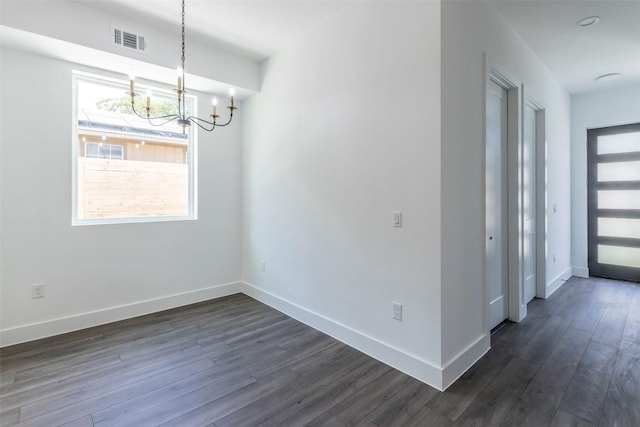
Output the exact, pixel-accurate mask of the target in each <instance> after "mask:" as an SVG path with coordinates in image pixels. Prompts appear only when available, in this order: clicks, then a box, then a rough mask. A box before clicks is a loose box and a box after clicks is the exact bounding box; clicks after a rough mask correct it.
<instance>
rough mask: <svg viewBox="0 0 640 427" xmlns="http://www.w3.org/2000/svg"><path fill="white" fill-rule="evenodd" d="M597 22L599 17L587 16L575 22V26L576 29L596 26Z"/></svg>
mask: <svg viewBox="0 0 640 427" xmlns="http://www.w3.org/2000/svg"><path fill="white" fill-rule="evenodd" d="M599 21H600V17H599V16H587V17H586V18H582V19H581V20H579V21H578V22H576V25H577V26H578V27H590V26H592V25H596V24H597V23H598V22H599Z"/></svg>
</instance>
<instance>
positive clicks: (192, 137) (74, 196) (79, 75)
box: [71, 70, 198, 226]
mask: <svg viewBox="0 0 640 427" xmlns="http://www.w3.org/2000/svg"><path fill="white" fill-rule="evenodd" d="M71 77H72V118H71V119H72V135H71V157H72V158H71V225H72V226H80V225H104V224H128V223H146V222H166V221H189V220H197V219H198V200H197V196H198V182H197V176H198V170H197V167H198V132H197V131H196V129H195V127H192V128H191V129H190V131H189V132H188V135H189V137H188V145H187V159H186V160H187V165H188V171H189V172H188V173H189V176H188V180H189V189H188V213H187V215H184V216H154V217H121V218H94V219H80V218H78V176H77V175H78V155H84V153H79V149H78V146H79V144H78V81H80V80H83V81H94V82H98V83H105V84H115V85H118V86H122V87H123V90H124V91H125V92H126V91H128V89H129V82H128V81H125V80H121V79H115V78H111V77H105V76H102V75H97V74H91V73H86V72H83V71H77V70H73V71H72V74H71ZM140 83H141V85H140V86H141V87H142V86H144V87H149V88H151V90H152V91H153V93H154V94H158V93H162V94H164V95H167V96H169V97H171V96H175V92H173V91H172V90H170V89H168V88H167V87H166V86H164V85H162V84H161V83H157V82H147V81H142V80H141V81H140ZM185 97H186V100H187V102H191V105H192V114H193V115H194V116H197V115H198V111H197V107H198V100H197V97H196V96H195V95H191V94H187V95H185Z"/></svg>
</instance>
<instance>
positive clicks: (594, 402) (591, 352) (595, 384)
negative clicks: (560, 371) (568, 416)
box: [561, 341, 618, 424]
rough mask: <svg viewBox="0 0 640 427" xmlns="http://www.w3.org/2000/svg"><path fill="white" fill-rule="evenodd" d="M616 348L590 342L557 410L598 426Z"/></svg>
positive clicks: (616, 351) (616, 352)
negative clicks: (559, 408)
mask: <svg viewBox="0 0 640 427" xmlns="http://www.w3.org/2000/svg"><path fill="white" fill-rule="evenodd" d="M617 354H618V349H617V348H616V347H611V346H609V345H606V344H601V343H599V342H597V341H591V342H590V343H589V346H588V347H587V349H586V350H585V352H584V355H583V356H582V360H581V361H580V364H579V365H578V367H577V369H576V372H575V374H574V376H573V378H572V379H571V383H570V384H569V387H568V388H567V391H566V393H565V396H564V399H563V401H562V404H561V408H562V409H563V410H565V411H567V412H570V413H572V414H574V415H577V416H579V417H581V418H584V419H586V420H589V421H592V422H594V423H596V424H597V423H598V422H599V421H600V418H601V416H602V407H603V405H604V401H605V397H606V395H607V388H608V386H609V381H610V378H611V374H612V373H613V367H614V364H615V361H616V356H617Z"/></svg>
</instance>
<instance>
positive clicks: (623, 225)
mask: <svg viewBox="0 0 640 427" xmlns="http://www.w3.org/2000/svg"><path fill="white" fill-rule="evenodd" d="M587 163H588V170H587V175H588V228H589V274H590V275H591V276H598V277H608V278H612V279H621V280H633V281H638V282H640V123H638V124H632V125H625V126H614V127H608V128H601V129H591V130H588V131H587Z"/></svg>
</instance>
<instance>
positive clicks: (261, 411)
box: [214, 351, 367, 427]
mask: <svg viewBox="0 0 640 427" xmlns="http://www.w3.org/2000/svg"><path fill="white" fill-rule="evenodd" d="M363 356H364V355H362V354H361V353H359V352H355V351H348V352H345V353H341V354H340V355H339V356H338V357H335V358H331V359H329V360H327V361H325V362H324V363H323V362H320V363H318V365H317V367H316V368H315V369H313V370H310V371H303V372H298V371H294V372H298V374H299V375H300V377H299V378H300V379H299V380H298V381H296V383H295V384H289V385H287V386H285V387H282V388H281V389H279V392H278V393H273V394H268V395H266V396H264V397H262V398H260V399H257V400H255V401H253V402H251V403H250V404H249V405H247V406H245V407H243V408H241V409H239V410H237V411H235V412H233V413H231V414H228V415H225V416H223V417H220V418H217V419H214V423H215V424H216V426H217V427H224V426H229V427H235V426H241V425H257V424H259V423H261V422H264V421H266V420H267V419H269V418H271V417H272V416H274V415H275V414H277V413H278V412H280V411H281V410H283V408H287V407H289V406H290V405H291V404H292V403H294V402H295V401H297V400H298V399H300V398H302V397H304V396H307V395H309V394H310V393H312V392H313V391H315V390H318V389H320V388H322V387H327V386H328V385H330V384H333V383H334V382H336V381H338V380H340V378H343V377H345V376H347V375H349V374H350V373H351V372H352V371H354V370H356V369H358V368H359V367H361V366H362V364H363V361H366V360H367V358H366V356H365V358H364V359H363Z"/></svg>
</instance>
